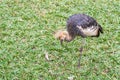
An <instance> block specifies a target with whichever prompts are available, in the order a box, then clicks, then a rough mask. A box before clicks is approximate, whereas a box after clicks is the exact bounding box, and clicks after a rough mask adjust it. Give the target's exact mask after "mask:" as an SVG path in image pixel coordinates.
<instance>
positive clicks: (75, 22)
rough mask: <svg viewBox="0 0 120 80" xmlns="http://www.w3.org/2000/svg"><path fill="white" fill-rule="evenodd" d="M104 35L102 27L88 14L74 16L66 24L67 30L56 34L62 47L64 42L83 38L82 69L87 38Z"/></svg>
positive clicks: (81, 48) (81, 50)
mask: <svg viewBox="0 0 120 80" xmlns="http://www.w3.org/2000/svg"><path fill="white" fill-rule="evenodd" d="M100 33H103V28H102V27H101V25H100V24H99V23H98V22H97V21H96V20H95V19H94V18H93V17H91V16H89V15H86V14H73V15H71V16H70V17H69V18H68V19H67V22H66V30H59V31H56V32H55V38H57V39H59V40H60V43H61V45H63V41H65V42H71V41H72V40H74V39H75V37H76V36H81V37H82V39H83V40H82V46H81V47H80V58H79V63H78V67H80V59H81V56H82V52H83V47H84V45H85V38H87V37H99V36H100Z"/></svg>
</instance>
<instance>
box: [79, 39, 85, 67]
mask: <svg viewBox="0 0 120 80" xmlns="http://www.w3.org/2000/svg"><path fill="white" fill-rule="evenodd" d="M85 42H86V41H85V39H83V40H82V46H81V47H80V55H79V59H78V68H80V60H81V56H82V52H83V47H84V45H85Z"/></svg>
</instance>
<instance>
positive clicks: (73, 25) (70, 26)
mask: <svg viewBox="0 0 120 80" xmlns="http://www.w3.org/2000/svg"><path fill="white" fill-rule="evenodd" d="M66 26H67V31H68V33H69V35H70V36H72V37H73V38H74V37H75V36H81V37H83V38H84V37H87V36H91V37H99V35H100V32H101V33H103V30H102V27H101V25H100V24H98V23H97V22H96V20H95V19H94V18H92V17H90V16H88V15H85V14H74V15H72V16H70V17H69V18H68V20H67V25H66ZM80 28H81V29H80ZM85 29H91V30H89V31H88V33H89V34H90V33H91V32H92V31H94V30H97V33H95V34H94V35H87V34H85V33H84V32H83V31H82V30H85Z"/></svg>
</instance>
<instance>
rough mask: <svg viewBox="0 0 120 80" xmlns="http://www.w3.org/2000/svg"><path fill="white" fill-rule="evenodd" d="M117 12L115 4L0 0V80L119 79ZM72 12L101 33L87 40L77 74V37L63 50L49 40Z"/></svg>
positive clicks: (103, 1)
mask: <svg viewBox="0 0 120 80" xmlns="http://www.w3.org/2000/svg"><path fill="white" fill-rule="evenodd" d="M119 8H120V1H119V0H0V80H68V79H69V77H73V78H74V80H120V9H119ZM76 13H85V14H88V15H90V16H92V17H94V18H95V19H96V20H97V21H98V22H99V23H100V24H101V25H102V27H103V29H104V34H102V35H101V36H100V37H99V38H87V39H86V41H87V43H86V46H85V48H84V53H83V56H82V59H81V68H80V69H78V68H77V67H76V66H77V63H78V56H79V51H78V50H79V47H80V45H81V37H77V38H76V39H75V40H74V41H72V42H70V43H64V46H61V45H60V43H59V41H58V40H56V39H54V37H53V32H54V31H56V30H59V29H64V28H65V25H66V20H67V18H68V17H69V16H70V15H72V14H76ZM46 53H48V55H49V58H50V61H47V60H46V59H45V54H46Z"/></svg>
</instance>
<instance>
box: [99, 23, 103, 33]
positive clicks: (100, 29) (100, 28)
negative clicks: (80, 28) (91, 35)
mask: <svg viewBox="0 0 120 80" xmlns="http://www.w3.org/2000/svg"><path fill="white" fill-rule="evenodd" d="M98 26H99V31H100V32H101V33H103V29H102V27H101V25H98Z"/></svg>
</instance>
